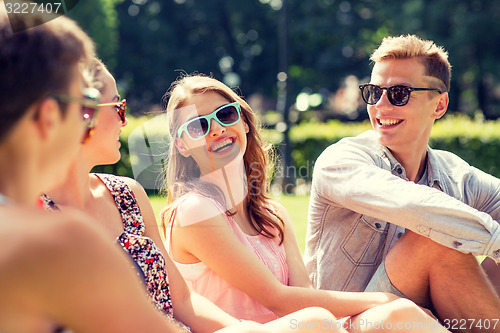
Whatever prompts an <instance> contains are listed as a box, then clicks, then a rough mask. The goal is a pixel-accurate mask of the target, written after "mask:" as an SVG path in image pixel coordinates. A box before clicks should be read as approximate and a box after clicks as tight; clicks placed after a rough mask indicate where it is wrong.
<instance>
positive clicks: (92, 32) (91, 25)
mask: <svg viewBox="0 0 500 333" xmlns="http://www.w3.org/2000/svg"><path fill="white" fill-rule="evenodd" d="M122 1H123V0H85V1H80V2H79V3H78V5H77V6H75V8H74V9H73V10H71V11H70V12H69V13H68V16H69V17H71V18H72V19H74V20H75V21H77V22H78V24H79V25H80V27H82V29H83V30H85V32H87V34H88V35H89V36H90V37H92V39H93V40H94V42H95V43H96V46H97V54H98V56H99V58H101V59H102V60H103V61H104V63H105V64H106V65H107V66H108V67H109V68H114V67H115V66H116V64H117V62H116V53H117V50H118V23H119V19H118V15H117V13H116V10H115V6H116V5H117V4H118V3H120V2H122Z"/></svg>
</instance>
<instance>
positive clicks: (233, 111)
mask: <svg viewBox="0 0 500 333" xmlns="http://www.w3.org/2000/svg"><path fill="white" fill-rule="evenodd" d="M212 119H215V121H216V122H218V123H219V124H221V125H222V126H231V125H234V124H236V123H237V122H238V121H240V119H241V106H240V103H238V102H233V103H229V104H226V105H223V106H221V107H220V108H218V109H217V110H215V111H214V112H212V113H210V114H207V115H205V116H199V117H196V118H193V119H190V120H188V121H187V122H185V123H184V124H182V126H181V127H179V130H177V137H179V138H180V137H181V136H182V132H186V133H187V134H188V135H189V137H190V138H191V139H193V140H200V139H202V138H204V137H205V136H206V135H207V134H208V132H210V123H211V120H212Z"/></svg>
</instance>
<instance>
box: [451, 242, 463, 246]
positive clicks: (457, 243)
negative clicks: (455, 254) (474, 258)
mask: <svg viewBox="0 0 500 333" xmlns="http://www.w3.org/2000/svg"><path fill="white" fill-rule="evenodd" d="M453 246H455V247H460V246H462V243H460V242H459V241H454V242H453Z"/></svg>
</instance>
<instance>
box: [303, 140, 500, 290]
mask: <svg viewBox="0 0 500 333" xmlns="http://www.w3.org/2000/svg"><path fill="white" fill-rule="evenodd" d="M427 157H428V158H427V181H426V183H427V184H428V186H425V185H419V184H415V183H413V182H411V181H408V179H407V178H406V173H405V170H404V169H403V167H402V166H401V164H400V163H399V162H398V161H397V160H396V159H395V158H394V157H393V156H392V155H391V153H390V151H389V150H388V149H387V148H386V147H384V146H382V145H380V144H379V143H378V142H377V138H376V134H375V132H373V131H368V132H365V133H363V134H361V135H359V136H357V137H353V138H345V139H342V140H341V141H339V142H338V143H336V144H333V145H331V146H330V147H328V148H327V149H326V150H325V151H324V152H323V153H322V154H321V156H320V157H319V158H318V160H317V161H316V164H315V166H314V173H313V184H312V191H311V199H310V203H309V216H308V220H309V221H308V227H307V236H306V251H305V255H304V261H305V263H306V266H307V269H308V272H309V274H310V277H311V279H312V281H313V284H314V285H315V287H317V288H320V289H331V290H347V291H363V290H364V289H365V287H366V285H367V284H368V282H369V280H370V278H371V277H372V275H373V273H374V272H375V270H376V268H377V267H378V265H379V264H380V262H381V261H382V259H383V258H384V257H385V255H386V254H387V252H388V251H389V249H390V248H391V246H392V245H393V244H394V243H395V242H396V241H397V239H398V238H399V237H401V235H402V234H403V233H404V231H405V228H407V229H410V230H412V231H414V232H416V233H418V234H420V235H424V236H426V237H429V238H430V239H432V240H434V241H435V242H437V243H440V244H442V245H445V246H447V247H449V248H452V249H456V250H458V251H461V252H464V253H472V254H474V255H487V256H489V257H491V258H493V259H494V260H496V261H497V262H498V261H500V226H499V223H498V221H500V180H499V179H497V178H495V177H493V176H490V175H488V174H486V173H484V172H482V171H480V170H478V169H476V168H474V167H471V166H470V165H468V164H467V163H466V162H464V161H463V160H462V159H460V158H459V157H457V156H456V155H454V154H452V153H449V152H445V151H438V150H432V149H430V148H428V149H427ZM424 181H425V180H424Z"/></svg>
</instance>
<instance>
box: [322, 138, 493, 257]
mask: <svg viewBox="0 0 500 333" xmlns="http://www.w3.org/2000/svg"><path fill="white" fill-rule="evenodd" d="M367 149H368V148H367ZM315 174H316V177H313V186H314V187H315V190H316V191H317V193H319V194H320V195H321V196H323V197H325V198H326V199H327V200H329V201H331V202H332V203H333V204H335V205H339V206H342V207H344V208H347V209H350V210H352V211H356V212H358V213H361V214H365V215H368V216H372V217H375V218H377V219H381V220H384V221H387V222H390V223H394V224H397V225H400V226H402V227H405V228H408V229H410V230H412V231H414V232H416V233H418V234H420V235H423V236H426V237H429V238H431V239H432V240H434V241H436V242H437V243H440V244H442V245H444V246H447V247H449V248H453V249H456V250H459V251H461V252H464V253H473V254H475V255H487V256H489V257H492V258H493V259H495V260H497V261H498V260H500V227H499V224H498V222H496V221H495V220H493V219H492V217H491V216H490V215H488V214H486V213H484V212H480V211H478V210H476V209H474V208H472V207H470V206H468V205H466V204H464V203H463V202H461V201H459V200H457V199H455V198H453V197H451V196H449V195H448V194H446V193H443V192H441V191H439V190H437V189H434V188H430V187H428V186H422V185H418V184H414V183H413V182H409V181H405V180H403V179H401V178H399V177H397V176H395V175H393V174H391V172H390V171H387V170H384V169H382V168H381V167H380V166H378V165H376V163H375V161H374V160H373V158H371V156H370V155H369V154H368V153H365V152H363V150H362V149H359V148H357V147H351V146H349V145H346V144H342V145H338V144H337V145H333V146H330V147H329V148H328V150H327V151H325V153H323V154H322V156H321V157H320V158H319V159H318V161H317V162H316V165H315ZM314 179H316V181H314Z"/></svg>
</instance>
